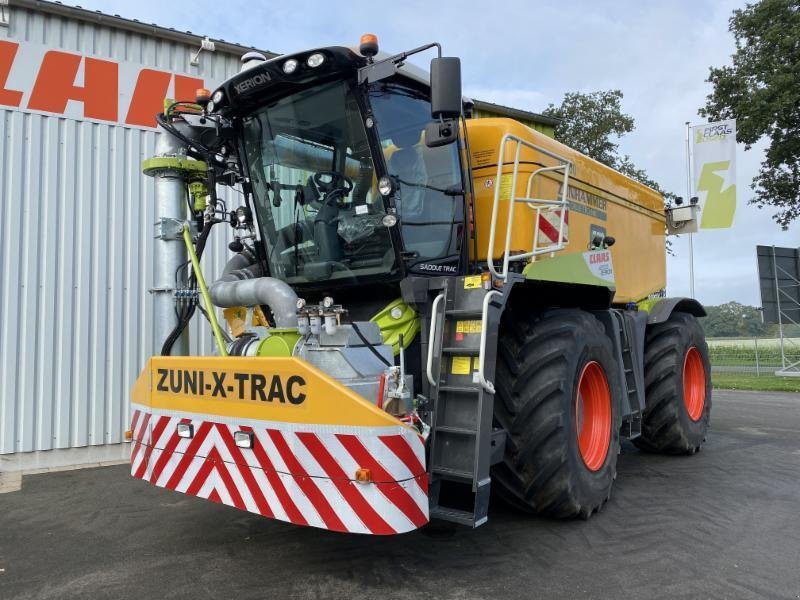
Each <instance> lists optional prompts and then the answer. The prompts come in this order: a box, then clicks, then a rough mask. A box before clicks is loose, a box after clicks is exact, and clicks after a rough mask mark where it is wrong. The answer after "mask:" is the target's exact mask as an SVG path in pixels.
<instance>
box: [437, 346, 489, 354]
mask: <svg viewBox="0 0 800 600" xmlns="http://www.w3.org/2000/svg"><path fill="white" fill-rule="evenodd" d="M480 353H481V350H480V348H457V347H455V346H448V347H445V348H442V354H456V355H458V356H479V355H480Z"/></svg>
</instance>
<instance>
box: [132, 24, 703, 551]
mask: <svg viewBox="0 0 800 600" xmlns="http://www.w3.org/2000/svg"><path fill="white" fill-rule="evenodd" d="M426 51H435V52H436V54H437V55H436V57H435V58H433V59H432V60H431V68H430V73H429V74H428V73H425V72H422V71H421V70H416V69H414V68H412V67H410V66H408V65H407V64H406V63H407V60H408V58H409V57H410V56H411V55H414V54H418V53H421V52H426ZM469 112H470V103H469V101H466V100H465V99H464V98H463V97H462V92H461V74H460V62H459V59H458V58H453V57H443V56H441V47H440V46H439V45H438V44H428V45H425V46H421V47H419V48H415V49H413V50H410V51H407V52H403V53H400V54H396V55H391V56H388V55H379V54H378V45H377V39H376V38H375V37H374V36H371V35H367V36H365V37H364V38H362V42H361V45H360V47H359V48H357V49H351V48H347V47H338V46H337V47H326V48H317V49H313V50H308V51H305V52H299V53H296V54H291V55H284V56H280V57H278V58H274V59H271V60H266V59H265V58H264V57H263V56H261V55H258V54H255V53H251V54H248V55H245V57H243V67H242V71H241V72H240V73H239V74H237V75H235V76H233V77H232V78H230V79H229V80H228V81H225V82H224V83H223V84H222V85H220V86H219V88H218V89H216V90H213V91H205V90H200V91H198V96H197V98H195V99H191V101H184V102H170V103H168V104H167V105H166V107H165V111H164V112H163V113H162V114H160V115H159V116H158V122H159V124H160V127H161V128H162V132H161V134H160V139H159V142H158V146H157V150H156V156H154V157H152V158H150V159H148V160H146V161H145V163H144V165H143V170H144V172H145V174H147V175H149V176H152V177H154V178H155V179H156V183H155V185H156V190H157V195H156V201H157V204H158V206H157V208H158V222H157V223H156V241H155V243H156V245H157V251H156V260H157V265H156V266H157V273H156V282H155V289H154V294H155V300H154V303H155V311H154V327H155V328H156V332H157V333H158V335H157V338H158V339H159V340H163V346H162V347H161V351H160V356H153V357H152V358H151V359H150V360H149V362H148V364H147V365H146V366H145V368H144V370H143V371H142V373H141V375H140V377H139V379H138V380H137V382H136V384H135V386H134V388H133V391H132V424H131V431H130V437H131V441H132V452H131V471H132V474H133V476H135V477H137V478H140V479H144V480H146V481H148V482H149V483H151V484H153V485H156V486H159V487H163V488H167V489H171V490H176V491H178V492H182V493H185V494H189V495H193V496H199V497H203V498H207V499H209V500H213V501H216V502H221V503H223V504H226V505H229V506H234V507H237V508H239V509H242V510H247V511H250V512H253V513H256V514H260V515H264V516H266V517H270V518H275V519H280V520H283V521H287V522H291V523H295V524H299V525H308V526H314V527H321V528H326V529H330V530H335V531H343V532H357V533H366V534H380V535H386V534H396V533H402V532H407V531H411V530H414V529H417V528H419V527H422V526H423V525H425V524H426V523H428V522H429V520H431V519H442V520H448V521H453V522H456V523H461V524H464V525H467V526H471V527H477V526H479V525H481V524H483V523H484V522H486V520H487V515H488V508H489V502H490V498H491V493H492V492H493V493H494V494H495V496H499V497H501V498H503V499H505V500H506V501H507V502H509V503H511V504H513V505H515V506H518V507H519V508H521V509H523V510H527V511H532V512H536V513H542V514H546V515H551V516H554V517H576V516H580V517H583V518H588V517H589V516H590V515H592V514H593V513H594V512H597V511H599V510H600V509H601V508H602V507H603V505H604V503H605V502H606V501H607V500H608V499H609V497H610V495H611V488H612V484H613V481H614V479H615V477H616V464H617V456H618V454H619V451H620V440H621V438H626V439H629V440H631V441H632V442H633V443H634V444H636V445H637V446H638V447H639V448H641V449H643V450H645V451H648V452H661V453H669V454H691V453H694V452H695V451H697V450H698V449H699V448H700V446H701V445H702V443H703V442H704V440H705V436H706V430H707V428H708V422H709V412H710V409H711V387H710V378H709V375H710V367H709V362H708V349H707V346H706V343H705V340H704V336H703V332H702V329H701V328H700V326H699V324H698V321H697V317H702V316H704V314H705V313H704V310H703V307H702V306H701V305H700V304H699V303H698V302H696V301H695V300H693V299H688V298H667V297H665V295H664V288H665V279H666V277H665V258H666V253H665V230H666V228H667V226H668V225H669V224H670V223H671V220H670V218H669V214H667V213H668V212H669V211H667V212H666V213H665V208H664V202H663V199H662V197H661V196H660V195H659V194H658V193H656V192H655V191H653V190H651V189H649V188H647V187H645V186H643V185H641V184H639V183H637V182H635V181H632V180H631V179H628V178H626V177H624V176H623V175H621V174H619V173H617V172H615V171H614V170H612V169H610V168H608V167H606V166H604V165H602V164H600V163H598V162H596V161H594V160H592V159H590V158H587V157H586V156H583V155H581V154H580V153H578V152H576V151H574V150H572V149H570V148H568V147H566V146H564V145H562V144H560V143H558V142H556V141H554V140H552V139H550V138H548V137H546V136H544V135H542V134H540V133H537V132H535V131H533V130H532V129H530V128H528V127H526V126H524V125H522V124H521V123H519V122H516V121H513V120H510V119H500V118H498V119H472V118H470V114H469ZM220 186H228V187H232V188H236V190H238V191H239V192H241V196H236V197H239V198H241V206H238V207H236V206H225V203H224V201H223V199H222V198H220V197H219V196H218V190H220V189H222V188H221V187H220ZM227 197H228V198H229V199H230V198H231V197H234V196H232V195H228V196H227ZM221 223H225V224H227V225H228V226H230V227H231V231H232V234H231V235H230V238H229V239H230V244H229V247H230V249H231V251H232V253H233V254H232V257H231V258H230V260H229V261H228V262H227V264H226V265H225V267H224V270H223V271H222V273H221V275H219V276H218V277H215V278H214V279H213V281H211V280H209V281H206V279H205V278H204V276H203V273H202V271H201V267H200V265H201V259H202V257H203V253H204V250H205V248H206V245H207V240H208V238H209V234H210V231H211V229H212V228H213V227H214V226H215V225H216V224H221ZM198 309H199V310H200V311H201V312H202V313H203V315H204V316H205V318H206V319H207V320H208V322H209V327H210V332H211V334H212V335H213V338H214V340H215V345H216V346H215V347H216V350H215V352H214V354H213V355H210V356H189V355H188V354H189V351H188V340H187V329H186V326H187V324H188V323H189V321H190V319H191V318H192V316H193V315H194V314H195V313H196V312H197V310H198ZM218 309H222V310H221V313H222V315H224V320H223V319H219V320H218V318H219V317H218V314H217V313H218Z"/></svg>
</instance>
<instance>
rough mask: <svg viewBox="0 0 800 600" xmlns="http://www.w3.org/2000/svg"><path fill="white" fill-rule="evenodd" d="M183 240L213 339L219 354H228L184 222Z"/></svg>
mask: <svg viewBox="0 0 800 600" xmlns="http://www.w3.org/2000/svg"><path fill="white" fill-rule="evenodd" d="M183 241H184V243H185V244H186V250H187V251H188V252H189V258H190V259H192V268H193V269H194V276H195V277H196V278H197V285H199V286H200V294H201V295H202V296H203V304H204V305H205V309H206V312H207V313H208V320H209V321H211V330H212V331H213V332H214V339H215V340H216V341H217V348H218V349H219V354H220V356H228V350H227V348H225V340H224V339H222V329H220V327H219V323H218V322H217V313H216V312H214V305H213V304H212V303H211V296H210V295H209V293H208V286H207V285H206V280H205V279H204V278H203V273H202V272H201V271H200V261H199V260H198V258H197V253H196V252H195V251H194V244H192V234H191V232H190V231H189V225H188V224H186V223H184V225H183Z"/></svg>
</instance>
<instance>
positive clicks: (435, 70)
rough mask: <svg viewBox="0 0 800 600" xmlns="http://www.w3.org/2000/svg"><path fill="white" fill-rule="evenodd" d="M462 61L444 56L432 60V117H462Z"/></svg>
mask: <svg viewBox="0 0 800 600" xmlns="http://www.w3.org/2000/svg"><path fill="white" fill-rule="evenodd" d="M461 101H462V99H461V59H460V58H457V57H454V56H443V57H440V58H434V59H432V60H431V116H432V117H433V118H434V119H440V118H441V119H456V118H458V117H460V116H461Z"/></svg>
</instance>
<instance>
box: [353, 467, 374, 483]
mask: <svg viewBox="0 0 800 600" xmlns="http://www.w3.org/2000/svg"><path fill="white" fill-rule="evenodd" d="M356 481H357V482H358V483H371V482H372V471H370V470H369V469H364V468H361V469H356Z"/></svg>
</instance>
